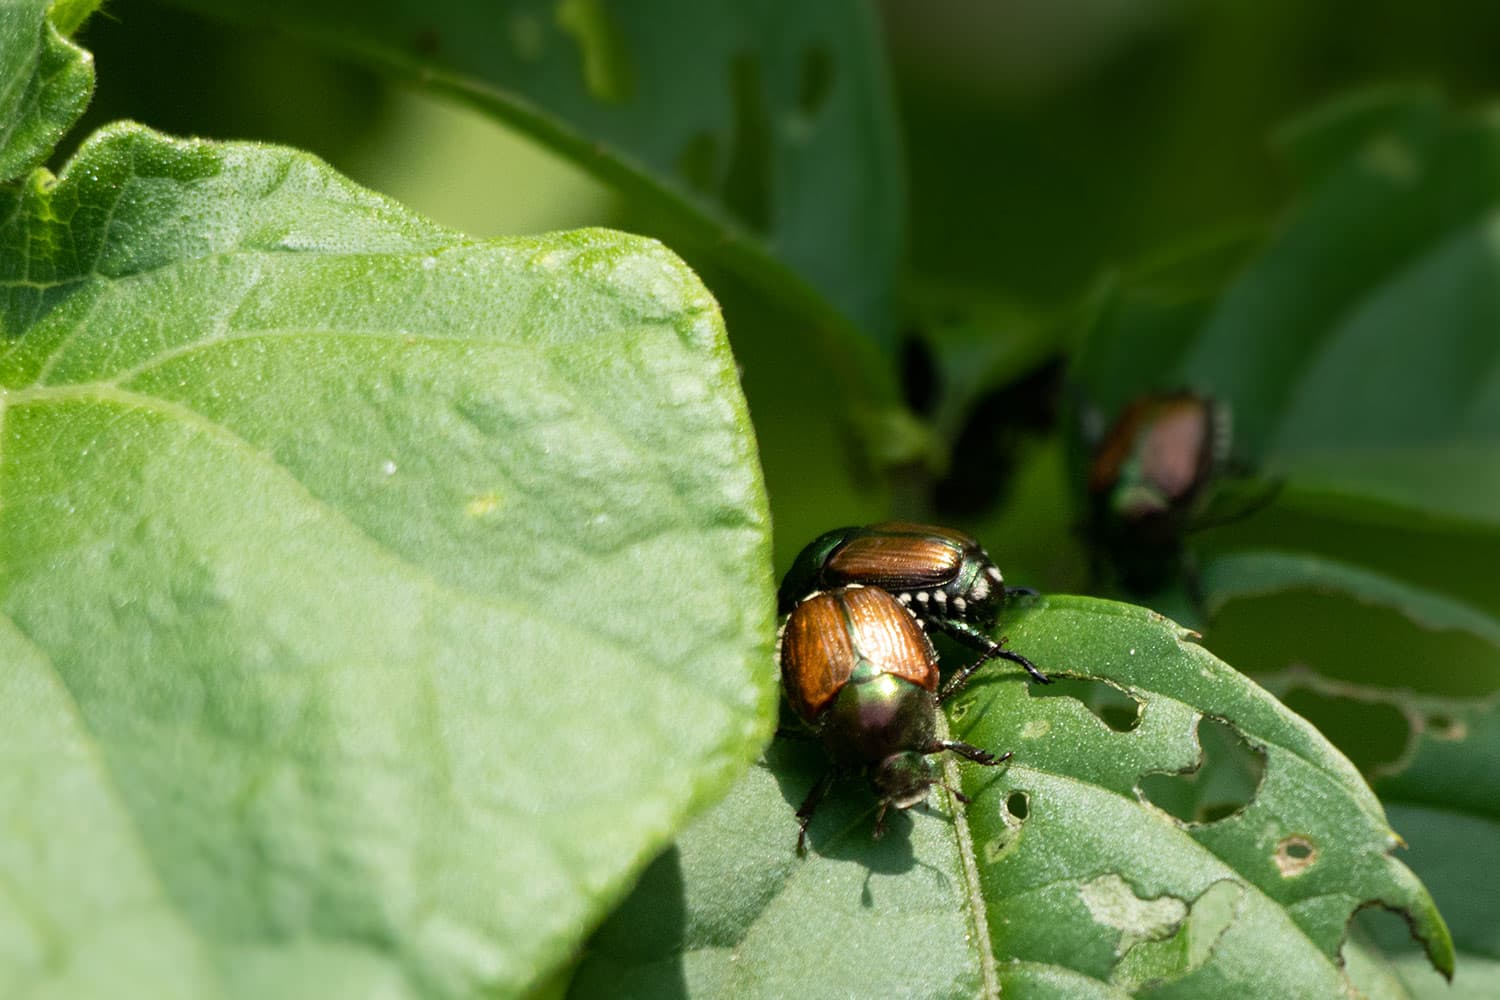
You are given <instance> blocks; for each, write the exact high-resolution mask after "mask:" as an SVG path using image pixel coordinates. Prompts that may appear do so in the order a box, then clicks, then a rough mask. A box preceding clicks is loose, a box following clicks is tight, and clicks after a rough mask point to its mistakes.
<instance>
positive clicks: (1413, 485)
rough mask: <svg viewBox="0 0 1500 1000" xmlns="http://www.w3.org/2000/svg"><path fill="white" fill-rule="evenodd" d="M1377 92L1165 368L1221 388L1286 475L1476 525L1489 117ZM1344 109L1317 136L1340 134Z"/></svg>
mask: <svg viewBox="0 0 1500 1000" xmlns="http://www.w3.org/2000/svg"><path fill="white" fill-rule="evenodd" d="M1392 109H1394V110H1392ZM1379 110H1380V111H1381V113H1380V114H1378V115H1373V116H1366V117H1363V118H1360V119H1359V123H1360V126H1361V127H1360V128H1359V129H1355V130H1353V131H1354V134H1356V135H1359V136H1360V137H1361V138H1360V139H1359V141H1357V142H1355V143H1354V144H1353V148H1352V149H1351V151H1350V152H1349V154H1348V155H1347V156H1345V157H1344V158H1343V159H1342V160H1340V162H1339V164H1338V166H1337V167H1325V168H1323V169H1322V171H1321V172H1320V173H1319V174H1318V177H1319V181H1318V183H1317V184H1316V185H1315V187H1314V188H1313V189H1312V190H1311V191H1310V192H1309V193H1308V195H1307V196H1306V197H1305V199H1304V201H1303V204H1302V205H1300V206H1299V208H1298V209H1297V211H1296V213H1295V214H1294V215H1293V217H1292V218H1291V219H1290V220H1289V222H1288V224H1287V225H1286V228H1285V229H1284V231H1283V232H1282V233H1281V234H1280V235H1279V236H1278V237H1277V238H1276V239H1275V240H1274V241H1272V243H1271V244H1270V245H1269V246H1268V247H1267V248H1266V250H1265V252H1264V254H1263V255H1262V256H1261V257H1260V259H1259V260H1258V261H1256V263H1255V264H1253V265H1252V266H1251V267H1250V268H1249V269H1248V270H1247V271H1246V272H1245V274H1244V275H1243V276H1241V277H1240V278H1239V280H1238V281H1236V282H1235V283H1234V285H1233V286H1232V287H1231V288H1230V289H1229V290H1228V291H1226V292H1225V293H1224V295H1223V297H1222V298H1221V299H1220V301H1219V302H1218V304H1217V306H1216V308H1215V311H1214V313H1213V315H1212V317H1211V318H1210V319H1209V320H1208V321H1207V322H1206V324H1205V326H1204V327H1203V330H1202V333H1201V335H1200V336H1198V337H1197V338H1196V339H1195V341H1194V344H1193V348H1192V350H1191V351H1190V352H1189V354H1188V356H1187V358H1186V360H1185V362H1184V364H1183V367H1182V375H1183V378H1184V381H1186V382H1187V383H1189V384H1192V385H1195V386H1199V387H1200V388H1204V389H1209V390H1211V391H1213V392H1215V393H1218V394H1220V395H1222V396H1224V397H1225V398H1228V399H1230V400H1232V401H1233V403H1234V405H1235V407H1236V415H1235V416H1236V425H1235V429H1236V435H1237V436H1238V437H1239V439H1240V442H1241V445H1242V448H1243V450H1244V451H1245V453H1247V454H1251V455H1257V456H1261V457H1262V458H1263V459H1264V461H1265V463H1266V467H1267V469H1268V471H1271V472H1274V473H1277V474H1280V475H1282V476H1284V477H1285V478H1286V479H1287V480H1288V481H1291V482H1294V483H1296V484H1297V485H1298V486H1299V487H1300V488H1302V489H1322V490H1326V491H1329V492H1333V493H1351V494H1354V495H1357V496H1368V497H1373V498H1376V499H1378V500H1381V501H1384V502H1387V503H1392V504H1398V505H1401V506H1404V507H1407V508H1411V509H1416V510H1419V511H1422V512H1424V513H1427V514H1430V515H1435V516H1447V517H1455V518H1460V519H1464V520H1468V521H1475V522H1480V523H1483V524H1486V525H1488V526H1490V527H1494V526H1496V525H1497V524H1500V517H1497V513H1496V512H1497V511H1500V504H1497V503H1496V498H1497V497H1500V478H1497V477H1496V476H1495V475H1494V474H1492V473H1491V472H1490V471H1489V470H1492V469H1494V468H1497V467H1500V396H1497V395H1496V393H1495V391H1494V388H1493V387H1494V385H1495V384H1496V375H1497V371H1500V351H1497V350H1496V348H1495V338H1494V336H1493V331H1494V329H1495V327H1496V325H1497V323H1500V296H1497V295H1496V294H1495V291H1494V289H1495V287H1496V280H1497V277H1500V214H1497V208H1500V120H1497V119H1496V118H1495V117H1494V116H1493V115H1487V114H1455V113H1447V112H1444V111H1443V110H1442V109H1441V108H1439V107H1436V106H1435V105H1433V103H1432V102H1428V101H1421V100H1415V99H1413V100H1411V101H1409V102H1407V103H1406V104H1405V105H1402V104H1399V103H1397V102H1388V103H1387V104H1386V105H1382V106H1380V108H1379ZM1398 112H1399V113H1398ZM1370 118H1373V119H1374V121H1373V122H1372V121H1371V120H1369V119H1370ZM1347 121H1348V116H1347V115H1346V116H1342V117H1341V116H1330V121H1329V123H1328V124H1327V128H1328V129H1329V130H1330V131H1332V132H1333V133H1335V135H1334V138H1333V139H1326V140H1324V141H1325V142H1326V143H1328V144H1329V145H1332V146H1333V148H1340V147H1341V145H1342V144H1343V143H1346V142H1349V141H1351V140H1350V136H1349V135H1348V134H1347V133H1348V132H1349V131H1350V129H1349V128H1348V127H1347V125H1346V123H1347ZM1310 132H1311V134H1309V135H1306V136H1304V138H1303V139H1302V145H1303V146H1304V147H1305V146H1308V145H1311V144H1313V143H1314V142H1315V141H1316V140H1317V138H1318V136H1317V134H1316V131H1315V130H1310ZM1351 371H1358V372H1359V377H1358V378H1350V377H1349V373H1350V372H1351Z"/></svg>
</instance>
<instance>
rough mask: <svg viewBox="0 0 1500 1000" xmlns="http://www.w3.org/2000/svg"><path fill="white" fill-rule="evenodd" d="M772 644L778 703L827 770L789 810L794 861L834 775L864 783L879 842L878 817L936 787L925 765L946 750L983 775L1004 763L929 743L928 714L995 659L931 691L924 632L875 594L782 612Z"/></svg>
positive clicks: (821, 597) (856, 590) (842, 596)
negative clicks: (827, 763)
mask: <svg viewBox="0 0 1500 1000" xmlns="http://www.w3.org/2000/svg"><path fill="white" fill-rule="evenodd" d="M776 645H777V650H776V655H777V658H778V659H779V660H780V661H781V681H782V687H783V689H784V690H785V692H786V699H787V702H788V703H789V704H790V705H791V708H792V711H793V712H795V713H796V714H797V717H798V718H800V719H801V720H802V721H803V722H804V723H806V724H807V726H808V727H809V728H810V729H811V730H812V732H813V734H814V735H815V736H816V738H817V739H818V740H819V741H820V742H821V743H822V744H823V748H824V749H825V750H826V751H827V752H828V755H829V757H831V758H832V759H833V765H834V766H833V769H832V770H830V771H829V772H828V773H827V774H825V775H824V776H823V777H822V779H820V780H819V781H818V783H817V784H815V785H814V786H813V788H812V790H811V791H810V792H809V793H808V795H807V798H806V799H805V800H804V801H803V803H802V805H801V807H800V808H799V809H798V810H797V825H798V834H797V851H798V853H799V854H800V853H802V852H803V851H804V850H806V846H807V825H808V823H809V822H810V821H811V819H812V815H813V811H814V810H815V809H816V808H817V806H818V803H819V802H821V801H822V799H823V796H824V795H826V794H827V792H828V789H829V787H830V786H831V785H832V784H833V781H834V779H835V778H836V777H837V776H838V775H839V774H842V773H847V772H850V771H862V772H864V773H866V774H867V775H868V776H869V779H870V787H871V788H872V789H873V790H874V792H875V795H876V797H877V798H878V799H879V800H880V811H879V812H878V813H877V814H876V816H875V836H876V837H879V836H880V835H881V834H882V833H884V831H885V814H886V810H888V809H890V808H892V807H894V808H896V809H910V808H911V807H912V806H914V805H916V804H917V803H919V802H923V801H925V800H926V798H927V793H928V790H929V789H930V788H931V787H932V786H933V785H937V784H942V782H941V781H940V780H939V779H938V771H937V767H936V766H935V765H934V764H933V762H932V761H931V760H930V759H929V758H930V757H931V756H932V755H933V754H937V753H942V752H943V751H945V750H951V751H952V752H954V753H956V754H958V755H960V756H961V757H965V758H967V759H968V760H972V761H973V762H974V763H976V764H983V765H985V766H992V765H995V764H999V763H1000V762H1001V761H1004V760H1006V759H1008V758H1009V757H1010V754H1009V753H1004V754H999V755H996V754H993V753H990V752H989V751H988V750H981V749H979V748H978V747H975V746H970V745H969V744H967V743H960V742H958V741H957V740H940V739H938V738H937V706H938V705H939V704H941V703H942V702H944V701H946V700H947V699H949V698H951V697H953V695H955V694H957V693H958V692H959V691H960V690H962V689H963V687H964V685H965V684H967V683H968V681H969V678H970V677H971V676H972V675H973V673H974V671H975V670H977V669H979V667H980V666H982V665H983V664H984V663H986V662H987V661H988V660H990V659H992V658H993V657H994V656H995V655H996V653H995V652H994V651H993V650H987V651H986V652H985V653H984V655H982V656H981V657H980V658H979V659H978V660H976V661H975V662H974V663H972V664H970V665H969V666H967V667H965V668H964V669H962V670H960V671H959V672H958V673H956V674H954V675H953V677H952V678H950V679H949V681H948V683H947V684H946V685H944V686H943V689H942V691H941V692H939V690H938V661H937V654H936V653H935V652H934V651H933V648H932V643H931V641H929V640H928V638H927V633H926V632H925V631H923V629H922V626H921V624H920V623H919V622H918V621H917V620H916V618H915V617H914V616H913V615H912V613H911V612H910V611H909V610H907V609H906V608H905V607H904V606H903V605H902V604H901V603H900V602H899V601H897V600H896V599H895V598H894V597H892V596H891V595H890V594H888V593H886V592H885V591H883V590H881V589H879V588H878V587H861V586H858V585H854V586H848V587H838V588H836V589H833V590H829V591H825V592H817V593H814V594H812V595H810V596H809V597H808V598H807V599H806V600H804V601H802V602H801V603H800V604H798V605H797V606H796V607H795V608H794V609H793V610H792V613H791V616H790V617H789V618H787V620H786V623H785V624H784V625H783V626H782V628H781V634H780V636H778V638H777V643H776ZM944 787H947V786H946V785H945V786H944ZM949 791H952V792H953V794H954V796H955V797H956V798H958V800H959V801H961V802H967V801H968V800H967V799H965V798H964V797H963V795H961V794H960V793H959V792H957V791H956V790H954V789H951V788H950V789H949Z"/></svg>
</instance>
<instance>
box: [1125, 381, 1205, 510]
mask: <svg viewBox="0 0 1500 1000" xmlns="http://www.w3.org/2000/svg"><path fill="white" fill-rule="evenodd" d="M1212 420H1213V416H1212V414H1211V412H1210V411H1209V409H1208V408H1207V406H1206V405H1204V403H1203V401H1202V400H1197V399H1173V400H1170V401H1168V402H1166V403H1164V404H1163V405H1162V408H1161V413H1160V414H1159V415H1158V416H1157V418H1156V420H1154V421H1153V422H1152V424H1151V427H1150V429H1149V430H1148V432H1147V434H1146V439H1145V440H1144V441H1143V442H1141V470H1142V472H1143V473H1144V474H1145V477H1146V479H1147V480H1148V481H1150V482H1151V483H1152V484H1153V485H1155V486H1156V487H1157V488H1158V489H1159V490H1161V491H1162V493H1163V494H1165V495H1166V496H1168V497H1171V498H1174V499H1175V498H1177V497H1182V496H1186V495H1187V494H1188V493H1190V492H1192V490H1193V487H1194V486H1196V485H1198V484H1199V483H1200V482H1202V479H1203V471H1204V466H1205V463H1206V462H1207V461H1208V460H1209V457H1210V456H1209V447H1210V442H1209V424H1210V423H1211V422H1212Z"/></svg>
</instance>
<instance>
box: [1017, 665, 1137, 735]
mask: <svg viewBox="0 0 1500 1000" xmlns="http://www.w3.org/2000/svg"><path fill="white" fill-rule="evenodd" d="M1031 696H1032V697H1033V698H1076V699H1077V700H1079V701H1081V702H1083V704H1084V706H1085V707H1087V708H1088V710H1089V711H1090V712H1093V713H1094V714H1095V715H1096V716H1098V717H1099V721H1101V722H1103V723H1104V724H1105V725H1106V726H1108V727H1109V728H1110V729H1113V730H1114V731H1115V732H1117V733H1128V732H1130V731H1131V730H1133V729H1135V728H1136V727H1137V726H1139V725H1140V724H1141V703H1140V702H1139V701H1137V700H1136V699H1134V698H1132V697H1131V696H1130V695H1128V694H1126V693H1125V692H1124V691H1121V690H1120V689H1119V688H1117V687H1115V686H1114V685H1113V684H1109V683H1106V682H1105V681H1098V680H1093V679H1090V678H1083V677H1056V678H1053V681H1052V683H1051V684H1048V685H1046V686H1045V687H1033V688H1031Z"/></svg>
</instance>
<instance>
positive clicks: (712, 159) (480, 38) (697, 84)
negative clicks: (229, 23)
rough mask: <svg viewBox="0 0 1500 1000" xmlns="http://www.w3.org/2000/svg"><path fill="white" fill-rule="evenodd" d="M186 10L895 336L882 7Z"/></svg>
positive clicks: (670, 3) (199, 5) (691, 4)
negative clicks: (539, 163)
mask: <svg viewBox="0 0 1500 1000" xmlns="http://www.w3.org/2000/svg"><path fill="white" fill-rule="evenodd" d="M173 2H174V3H177V4H178V5H181V6H187V7H191V8H193V9H196V10H200V11H202V12H204V13H206V14H210V15H212V16H214V17H224V18H231V19H234V20H237V21H242V22H248V23H254V24H259V25H267V26H272V27H277V28H281V29H284V30H287V31H291V32H295V33H297V34H300V35H303V36H306V37H309V38H311V39H314V40H315V41H317V42H318V43H319V44H323V45H326V46H328V47H330V48H331V49H334V50H335V51H339V52H342V53H346V54H348V55H350V56H352V57H353V58H356V59H359V60H361V61H364V62H366V63H369V64H371V65H374V66H377V67H380V68H382V69H385V70H387V71H390V72H392V73H394V74H397V75H399V76H403V77H407V78H410V79H414V80H417V81H419V82H421V83H422V84H423V85H425V86H432V87H436V88H439V89H441V90H444V91H448V92H450V93H453V94H456V95H458V96H460V97H462V98H464V99H466V100H469V101H472V102H474V103H475V104H477V105H478V106H479V107H481V108H482V109H484V110H485V111H487V112H489V113H491V114H494V115H496V116H498V117H501V118H503V119H505V120H506V121H509V122H512V123H514V124H516V125H518V126H520V127H521V128H523V129H525V130H527V131H528V132H530V133H532V134H533V135H535V136H536V137H537V138H539V139H540V140H542V141H543V142H546V143H548V144H549V145H552V146H554V147H555V148H557V149H558V150H559V151H561V152H563V153H564V154H566V155H568V156H571V157H573V158H574V159H576V160H577V161H578V162H579V163H581V164H582V165H584V166H585V167H587V168H588V169H590V170H594V171H596V172H598V173H599V174H601V175H602V176H604V177H605V178H606V179H608V180H610V181H611V182H613V183H615V184H617V185H620V186H622V187H623V188H624V189H625V190H626V191H627V192H629V193H630V194H631V195H632V197H634V198H636V199H637V200H638V201H644V202H649V203H651V204H653V205H656V206H657V207H659V208H661V209H663V210H666V211H667V212H669V213H671V214H672V215H673V216H674V217H676V218H677V219H678V220H680V222H682V223H683V224H685V225H686V227H687V229H686V232H687V233H689V234H690V235H692V236H693V237H694V238H695V239H696V240H697V241H699V242H702V243H705V244H707V245H709V246H711V247H712V248H713V250H714V253H715V254H716V255H718V256H719V257H720V258H722V259H724V260H726V261H728V262H730V263H732V264H734V265H735V266H737V267H739V268H740V269H741V270H742V271H743V272H745V273H746V274H748V275H749V276H751V277H752V278H753V279H755V280H756V281H757V282H758V283H759V284H760V285H761V286H762V287H765V288H767V289H769V290H770V291H771V292H772V293H774V294H778V295H781V296H783V297H785V298H787V299H788V300H790V301H792V302H795V303H797V304H798V305H799V306H801V307H802V308H803V309H804V315H810V316H811V317H812V318H813V319H814V320H815V322H816V323H818V324H819V325H823V324H825V323H830V322H831V323H833V324H834V325H835V326H838V325H839V323H840V322H842V323H848V322H850V321H852V322H853V323H856V324H858V325H859V326H860V327H861V328H862V330H863V331H864V333H865V334H866V335H867V336H871V337H874V338H875V340H876V342H878V343H880V344H882V345H884V346H886V347H887V348H889V347H890V346H891V345H892V343H893V338H894V335H895V332H896V330H895V318H896V308H895V280H896V274H897V268H898V266H899V263H900V260H901V254H902V252H903V249H904V219H905V209H904V194H903V190H904V189H903V179H902V175H901V165H900V153H899V149H898V146H897V137H896V128H895V120H894V115H893V112H892V110H891V107H890V96H889V84H888V81H887V79H886V72H885V65H884V54H883V52H882V49H881V45H880V41H879V36H878V33H877V30H876V26H875V24H874V15H873V12H872V11H871V10H870V8H869V6H868V5H867V4H864V3H860V2H858V0H838V2H834V3H820V4H798V3H791V2H788V0H757V2H755V3H736V2H725V0H720V2H714V3H702V2H695V0H650V2H649V3H644V4H642V3H637V4H633V5H631V6H630V7H629V8H628V10H627V9H625V8H616V7H613V6H611V5H608V4H602V3H598V2H597V0H564V2H557V0H524V2H514V3H506V4H503V5H495V4H474V3H469V2H465V0H383V2H381V3H377V4H369V3H353V2H350V0H317V2H311V3H309V2H307V0H274V2H270V3H267V2H265V0H253V2H252V0H232V2H225V0H212V2H205V0H173ZM638 207H644V205H640V206H638ZM829 304H831V306H832V308H831V309H830V308H829ZM837 317H842V320H841V321H840V320H838V319H837ZM861 339H862V338H859V337H852V338H849V343H847V344H846V345H845V349H846V350H847V351H848V352H849V353H850V354H851V357H850V359H849V362H850V363H854V364H857V363H859V361H860V359H861V358H862V357H863V354H864V349H865V345H864V344H862V343H861ZM875 364H876V363H875V362H873V361H871V365H872V368H871V371H870V372H869V373H868V374H867V376H866V377H868V378H872V379H875V378H876V375H877V374H878V373H877V372H876V371H875V368H874V366H875ZM882 379H885V377H884V376H882ZM886 381H888V379H886Z"/></svg>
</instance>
